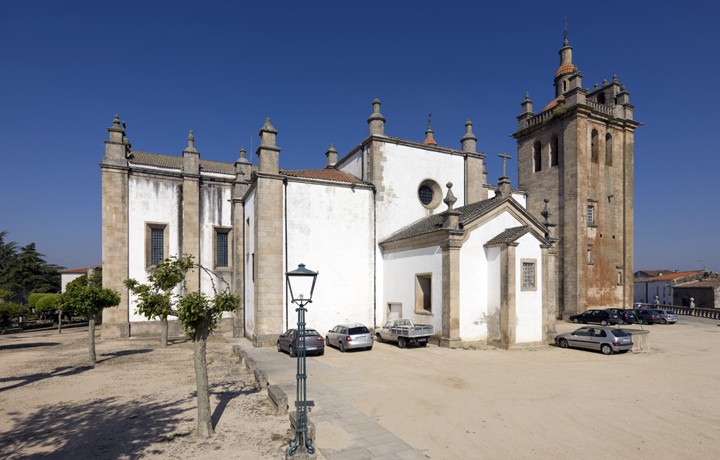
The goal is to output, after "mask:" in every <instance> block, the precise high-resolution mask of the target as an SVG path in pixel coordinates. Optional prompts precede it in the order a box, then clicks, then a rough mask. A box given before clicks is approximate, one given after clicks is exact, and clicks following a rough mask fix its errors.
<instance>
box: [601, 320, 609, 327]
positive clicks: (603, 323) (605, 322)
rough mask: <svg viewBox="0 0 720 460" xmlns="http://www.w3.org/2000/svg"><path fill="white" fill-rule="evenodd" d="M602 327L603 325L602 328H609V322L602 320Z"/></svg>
mask: <svg viewBox="0 0 720 460" xmlns="http://www.w3.org/2000/svg"><path fill="white" fill-rule="evenodd" d="M600 325H602V326H607V325H608V322H607V321H605V320H602V321H600Z"/></svg>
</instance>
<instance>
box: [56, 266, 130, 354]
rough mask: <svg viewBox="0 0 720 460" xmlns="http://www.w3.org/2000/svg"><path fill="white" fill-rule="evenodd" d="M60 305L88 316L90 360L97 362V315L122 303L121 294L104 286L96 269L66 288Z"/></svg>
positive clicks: (64, 308) (70, 283)
mask: <svg viewBox="0 0 720 460" xmlns="http://www.w3.org/2000/svg"><path fill="white" fill-rule="evenodd" d="M60 299H61V300H60V306H61V308H62V309H63V310H70V309H72V310H74V311H76V312H78V313H80V314H82V315H86V316H87V318H88V354H89V356H90V361H91V362H92V363H93V364H94V363H96V362H97V357H96V356H95V315H97V314H98V313H100V312H101V311H103V309H105V308H110V307H116V306H118V304H120V294H118V293H117V291H115V290H113V289H107V288H103V287H102V275H101V274H100V273H99V272H97V271H95V272H94V273H93V274H92V275H91V276H88V275H82V276H80V277H78V278H76V279H74V280H72V281H71V282H69V283H68V284H67V286H66V288H65V293H64V294H62V295H61V296H60Z"/></svg>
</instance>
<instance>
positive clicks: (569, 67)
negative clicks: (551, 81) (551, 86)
mask: <svg viewBox="0 0 720 460" xmlns="http://www.w3.org/2000/svg"><path fill="white" fill-rule="evenodd" d="M573 72H575V65H573V64H563V65H561V66H560V67H559V68H558V70H557V72H555V78H557V77H559V76H560V75H566V74H569V73H573Z"/></svg>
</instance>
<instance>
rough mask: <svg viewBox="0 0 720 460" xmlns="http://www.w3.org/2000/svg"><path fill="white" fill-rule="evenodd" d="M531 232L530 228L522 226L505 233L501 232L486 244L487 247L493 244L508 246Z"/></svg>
mask: <svg viewBox="0 0 720 460" xmlns="http://www.w3.org/2000/svg"><path fill="white" fill-rule="evenodd" d="M529 231H530V227H528V226H527V225H521V226H520V227H512V228H506V229H505V231H504V232H501V233H500V234H498V235H497V236H496V237H494V238H492V239H491V240H490V241H488V242H487V243H485V245H486V246H487V245H493V244H507V243H512V242H514V241H516V240H517V239H518V238H520V237H521V236H523V235H525V234H526V233H527V232H529Z"/></svg>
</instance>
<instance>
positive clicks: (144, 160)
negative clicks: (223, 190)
mask: <svg viewBox="0 0 720 460" xmlns="http://www.w3.org/2000/svg"><path fill="white" fill-rule="evenodd" d="M129 161H130V164H131V165H141V166H154V167H157V168H168V169H178V170H181V169H182V165H183V158H182V157H179V156H174V155H163V154H161V153H149V152H132V153H131V154H130V159H129ZM200 169H201V170H202V171H205V172H210V173H220V174H230V175H234V174H235V165H234V164H233V163H225V162H223V161H212V160H200Z"/></svg>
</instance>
